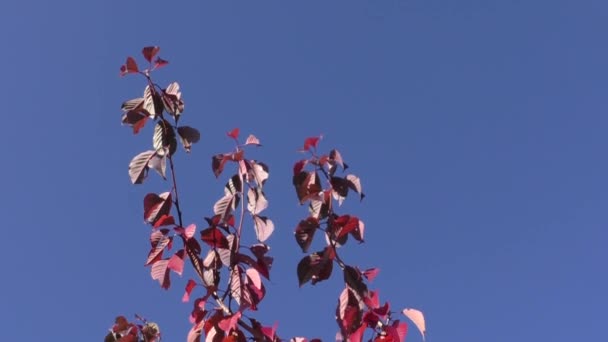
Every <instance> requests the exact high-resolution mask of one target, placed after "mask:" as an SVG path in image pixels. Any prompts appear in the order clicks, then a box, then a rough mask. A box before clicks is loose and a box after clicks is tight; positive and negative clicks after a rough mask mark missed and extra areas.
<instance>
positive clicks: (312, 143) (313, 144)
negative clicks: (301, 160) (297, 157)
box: [300, 136, 322, 152]
mask: <svg viewBox="0 0 608 342" xmlns="http://www.w3.org/2000/svg"><path fill="white" fill-rule="evenodd" d="M321 138H322V136H318V137H309V138H306V140H304V147H303V148H302V149H301V150H300V152H306V151H310V149H311V148H314V149H315V150H316V149H317V145H318V144H319V140H321Z"/></svg>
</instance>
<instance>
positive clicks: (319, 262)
mask: <svg viewBox="0 0 608 342" xmlns="http://www.w3.org/2000/svg"><path fill="white" fill-rule="evenodd" d="M334 257H335V252H334V251H333V249H331V248H330V247H326V248H325V249H324V250H323V251H320V252H315V253H312V254H310V255H308V256H305V257H304V258H302V260H300V262H299V263H298V268H297V273H298V282H299V286H300V287H301V286H302V285H304V284H306V283H307V282H308V281H311V283H312V284H313V285H315V284H316V283H318V282H320V281H323V280H327V279H329V277H330V276H331V271H332V269H333V259H334Z"/></svg>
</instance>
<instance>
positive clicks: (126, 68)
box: [120, 57, 139, 76]
mask: <svg viewBox="0 0 608 342" xmlns="http://www.w3.org/2000/svg"><path fill="white" fill-rule="evenodd" d="M137 72H139V69H138V68H137V63H136V62H135V59H133V57H127V62H126V63H125V64H124V65H122V66H121V67H120V76H124V75H126V74H132V73H137Z"/></svg>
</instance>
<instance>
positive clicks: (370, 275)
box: [363, 268, 380, 281]
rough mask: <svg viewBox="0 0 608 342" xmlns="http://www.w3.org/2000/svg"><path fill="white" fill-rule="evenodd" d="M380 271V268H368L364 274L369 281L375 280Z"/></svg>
mask: <svg viewBox="0 0 608 342" xmlns="http://www.w3.org/2000/svg"><path fill="white" fill-rule="evenodd" d="M379 272H380V269H379V268H368V269H367V270H365V271H363V276H364V277H365V278H366V279H367V280H368V281H373V280H374V279H375V278H376V276H377V275H378V273H379Z"/></svg>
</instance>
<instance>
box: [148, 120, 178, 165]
mask: <svg viewBox="0 0 608 342" xmlns="http://www.w3.org/2000/svg"><path fill="white" fill-rule="evenodd" d="M172 145H173V146H172ZM175 145H176V140H175V130H174V129H173V126H171V124H170V123H169V122H168V121H167V120H159V121H158V122H157V123H156V126H154V137H153V140H152V146H153V147H154V149H155V150H156V154H158V155H159V156H165V155H166V153H167V152H168V153H169V155H171V154H173V152H175V147H176V146H175Z"/></svg>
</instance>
